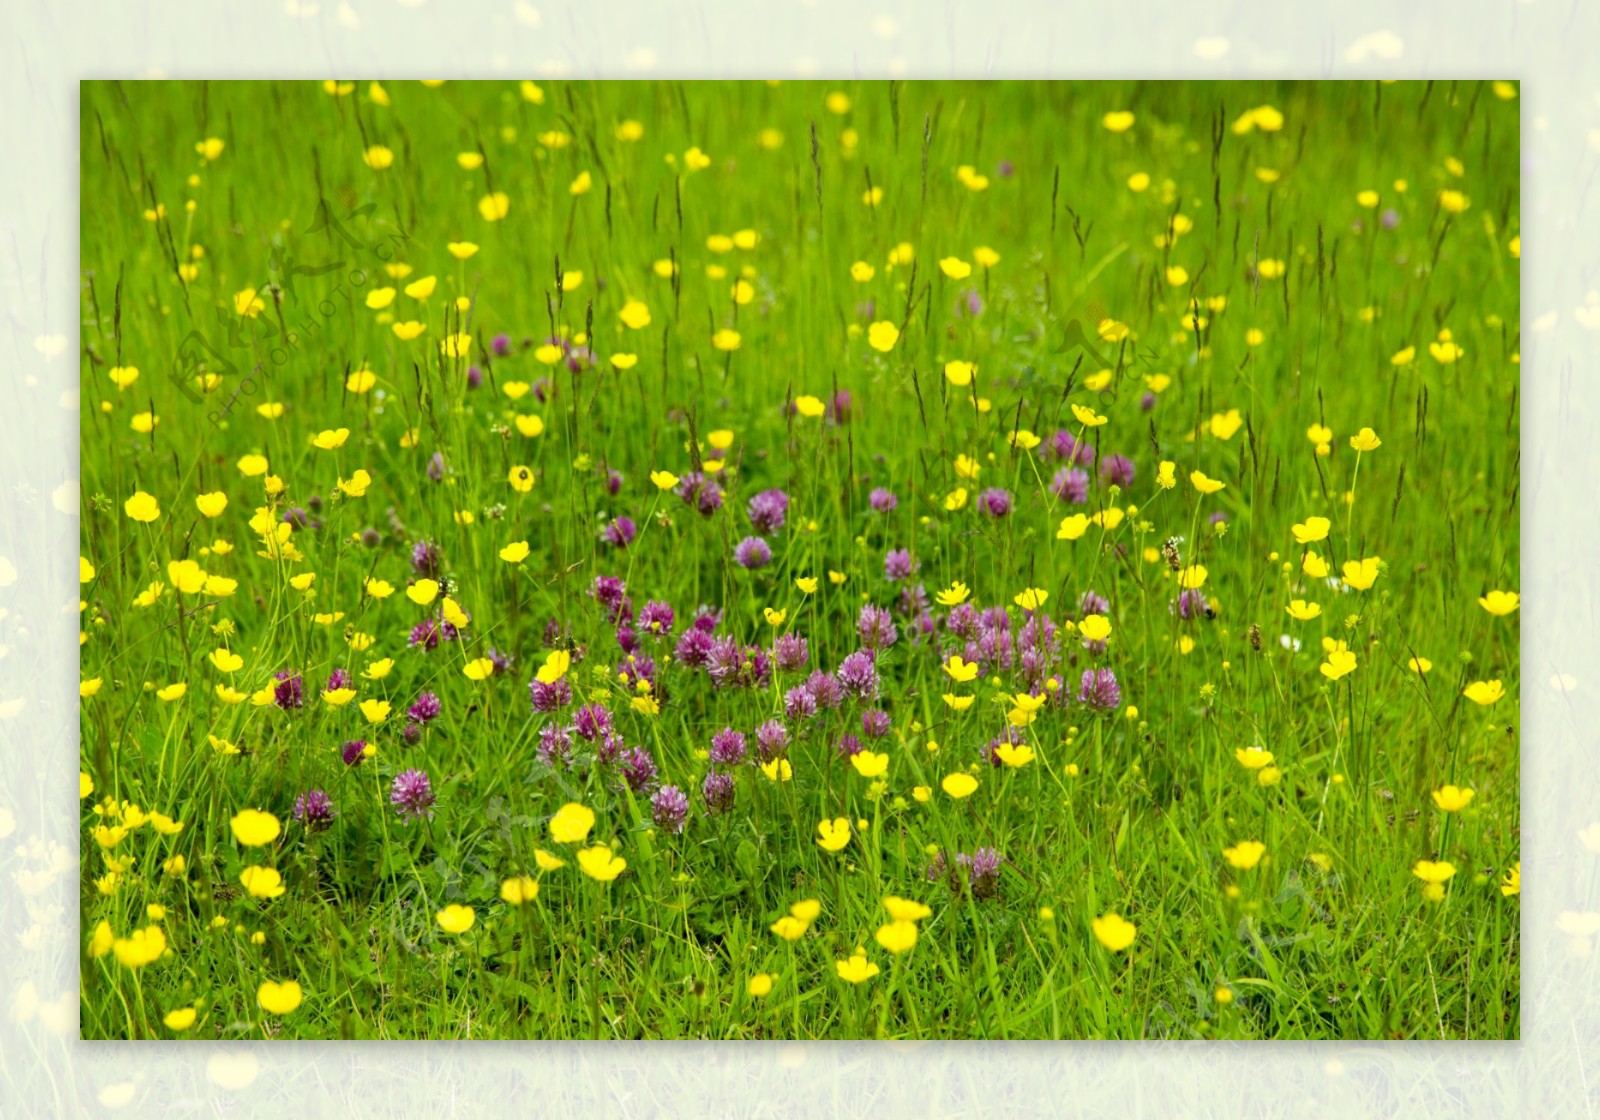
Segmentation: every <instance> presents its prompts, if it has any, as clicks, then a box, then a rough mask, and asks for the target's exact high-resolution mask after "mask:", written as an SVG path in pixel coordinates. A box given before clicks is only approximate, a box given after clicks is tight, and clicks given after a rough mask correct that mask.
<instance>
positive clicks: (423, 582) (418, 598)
mask: <svg viewBox="0 0 1600 1120" xmlns="http://www.w3.org/2000/svg"><path fill="white" fill-rule="evenodd" d="M438 596H439V584H438V581H436V580H431V579H419V580H417V582H416V583H413V584H412V585H411V586H410V587H408V588H406V598H407V599H410V600H411V601H412V602H413V603H415V604H417V606H419V607H425V606H427V605H428V604H429V603H431V602H433V601H434V599H436V598H438Z"/></svg>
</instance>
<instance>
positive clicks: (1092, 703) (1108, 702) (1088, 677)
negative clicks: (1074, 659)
mask: <svg viewBox="0 0 1600 1120" xmlns="http://www.w3.org/2000/svg"><path fill="white" fill-rule="evenodd" d="M1078 700H1079V702H1080V703H1084V704H1087V705H1088V706H1089V707H1091V708H1094V709H1096V710H1098V711H1106V712H1109V711H1114V710H1116V709H1117V708H1118V707H1120V706H1121V704H1122V688H1121V686H1119V685H1118V684H1117V675H1116V674H1115V673H1114V672H1112V671H1111V670H1110V669H1085V670H1084V671H1083V676H1082V678H1081V679H1080V680H1079V682H1078Z"/></svg>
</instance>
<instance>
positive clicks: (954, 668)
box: [941, 653, 978, 684]
mask: <svg viewBox="0 0 1600 1120" xmlns="http://www.w3.org/2000/svg"><path fill="white" fill-rule="evenodd" d="M941 667H942V668H943V669H944V671H945V673H946V674H947V675H948V676H949V677H950V679H951V680H953V681H958V682H960V683H963V684H965V683H966V682H968V681H973V680H976V679H977V678H978V666H977V665H976V664H974V663H972V662H970V661H963V660H961V655H960V654H958V653H953V654H951V655H950V659H949V660H948V661H946V662H945V663H944V665H943V666H941Z"/></svg>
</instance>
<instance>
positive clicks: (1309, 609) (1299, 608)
mask: <svg viewBox="0 0 1600 1120" xmlns="http://www.w3.org/2000/svg"><path fill="white" fill-rule="evenodd" d="M1284 609H1285V610H1287V611H1288V612H1289V614H1290V615H1291V616H1292V617H1294V618H1297V619H1299V620H1300V621H1301V622H1310V621H1311V620H1312V619H1313V618H1316V617H1317V616H1318V615H1320V614H1321V613H1322V604H1320V603H1308V602H1306V601H1305V600H1304V599H1293V600H1291V601H1290V603H1289V605H1288V606H1287V607H1285V608H1284Z"/></svg>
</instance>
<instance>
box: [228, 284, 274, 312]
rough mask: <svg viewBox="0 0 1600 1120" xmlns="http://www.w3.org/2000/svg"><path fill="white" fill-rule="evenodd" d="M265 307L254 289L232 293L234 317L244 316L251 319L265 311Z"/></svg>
mask: <svg viewBox="0 0 1600 1120" xmlns="http://www.w3.org/2000/svg"><path fill="white" fill-rule="evenodd" d="M266 307H267V305H266V304H265V303H263V302H262V301H261V299H260V297H259V296H257V295H256V290H255V289H254V288H245V289H244V290H243V291H238V292H234V293H233V312H234V314H235V315H244V316H247V317H249V318H251V319H254V318H255V317H256V316H258V315H260V314H261V313H262V312H263V311H265V310H266Z"/></svg>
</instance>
